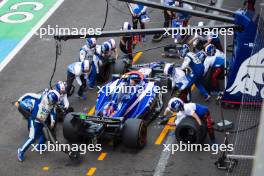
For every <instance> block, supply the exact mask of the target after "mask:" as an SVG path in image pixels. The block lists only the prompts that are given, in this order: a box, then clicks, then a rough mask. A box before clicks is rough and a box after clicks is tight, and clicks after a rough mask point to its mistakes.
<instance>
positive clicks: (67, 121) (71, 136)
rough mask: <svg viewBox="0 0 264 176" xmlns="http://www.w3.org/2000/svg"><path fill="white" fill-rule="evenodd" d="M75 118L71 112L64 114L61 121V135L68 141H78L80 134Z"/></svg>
mask: <svg viewBox="0 0 264 176" xmlns="http://www.w3.org/2000/svg"><path fill="white" fill-rule="evenodd" d="M78 129H79V128H78V124H77V120H76V119H74V117H73V115H72V113H69V114H67V115H66V117H65V118H64V121H63V136H64V138H65V139H67V140H68V141H69V142H79V141H80V140H81V136H80V135H79V130H78Z"/></svg>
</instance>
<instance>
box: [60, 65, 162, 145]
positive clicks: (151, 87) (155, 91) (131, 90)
mask: <svg viewBox="0 0 264 176" xmlns="http://www.w3.org/2000/svg"><path fill="white" fill-rule="evenodd" d="M150 74H151V68H150V70H148V71H147V70H146V69H142V68H141V69H139V70H137V71H131V72H128V73H126V74H124V75H122V76H117V77H114V78H113V79H112V80H111V81H110V82H109V83H108V84H106V85H105V86H103V87H102V88H101V89H100V91H99V95H98V98H97V100H96V106H95V113H94V115H92V116H91V115H87V114H83V113H71V114H68V115H67V116H66V118H65V119H64V125H63V134H64V137H65V138H66V139H67V140H68V141H69V142H77V141H80V140H92V139H98V138H101V137H110V138H112V139H114V141H122V142H123V143H124V144H125V146H127V147H131V148H143V147H144V146H145V144H146V139H147V122H150V121H152V120H153V118H154V117H157V115H158V114H159V112H160V111H161V109H162V106H163V102H162V93H161V90H160V88H159V87H158V86H157V80H155V78H153V77H152V78H151V77H149V76H148V75H150Z"/></svg>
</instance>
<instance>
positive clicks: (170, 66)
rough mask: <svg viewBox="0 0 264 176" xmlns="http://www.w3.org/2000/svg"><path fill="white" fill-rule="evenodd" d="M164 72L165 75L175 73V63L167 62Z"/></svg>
mask: <svg viewBox="0 0 264 176" xmlns="http://www.w3.org/2000/svg"><path fill="white" fill-rule="evenodd" d="M163 73H164V74H165V75H171V74H172V73H173V64H170V63H166V64H165V67H164V70H163Z"/></svg>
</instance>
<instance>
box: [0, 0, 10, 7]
mask: <svg viewBox="0 0 264 176" xmlns="http://www.w3.org/2000/svg"><path fill="white" fill-rule="evenodd" d="M7 1H8V0H3V1H2V2H0V8H1V7H3V6H4V5H5V3H7Z"/></svg>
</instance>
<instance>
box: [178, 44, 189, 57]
mask: <svg viewBox="0 0 264 176" xmlns="http://www.w3.org/2000/svg"><path fill="white" fill-rule="evenodd" d="M188 52H190V48H189V45H187V44H184V45H182V48H181V50H180V56H181V57H182V58H184V57H185V56H186V54H187V53H188Z"/></svg>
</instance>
